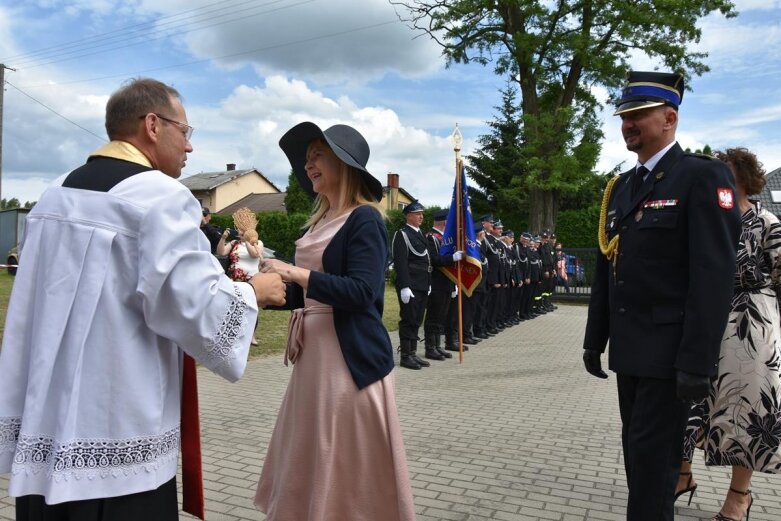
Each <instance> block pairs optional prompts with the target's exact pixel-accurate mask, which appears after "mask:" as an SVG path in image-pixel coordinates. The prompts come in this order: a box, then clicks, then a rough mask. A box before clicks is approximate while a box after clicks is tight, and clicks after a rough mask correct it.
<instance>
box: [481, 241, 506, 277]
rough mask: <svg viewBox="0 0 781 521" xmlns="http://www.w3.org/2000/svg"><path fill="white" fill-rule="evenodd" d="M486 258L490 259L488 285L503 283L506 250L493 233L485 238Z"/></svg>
mask: <svg viewBox="0 0 781 521" xmlns="http://www.w3.org/2000/svg"><path fill="white" fill-rule="evenodd" d="M483 240H484V241H485V258H486V259H487V260H488V286H489V287H492V286H493V285H494V284H501V283H502V277H503V274H502V258H501V256H502V255H503V254H504V250H503V249H502V245H501V244H499V240H498V239H497V238H496V237H494V236H493V235H486V236H485V239H483Z"/></svg>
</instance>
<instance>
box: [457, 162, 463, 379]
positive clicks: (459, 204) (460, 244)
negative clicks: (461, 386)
mask: <svg viewBox="0 0 781 521" xmlns="http://www.w3.org/2000/svg"><path fill="white" fill-rule="evenodd" d="M462 169H463V163H462V161H461V158H460V157H459V158H458V159H457V160H456V251H464V210H463V206H464V198H463V193H462V192H463V186H462V185H461V172H462V171H463V170H462ZM456 264H457V265H458V272H457V273H458V285H457V286H456V289H457V290H458V363H460V364H461V363H464V313H463V311H464V304H463V301H462V300H461V299H462V297H463V295H464V291H463V287H462V285H461V265H462V264H461V261H458V262H457V263H456Z"/></svg>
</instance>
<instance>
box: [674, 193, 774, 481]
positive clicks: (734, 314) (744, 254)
mask: <svg viewBox="0 0 781 521" xmlns="http://www.w3.org/2000/svg"><path fill="white" fill-rule="evenodd" d="M754 205H755V206H754V207H753V208H751V209H749V210H748V211H747V212H746V213H744V214H743V217H742V225H743V226H742V230H743V231H742V233H741V237H740V244H739V245H738V254H737V269H736V273H735V293H734V295H733V297H732V310H731V311H730V314H729V319H728V321H727V327H726V330H725V332H724V339H723V340H722V343H721V354H720V357H719V371H718V375H717V377H716V378H715V379H714V380H713V382H712V387H711V394H710V397H708V398H707V399H705V400H704V401H702V402H699V403H695V404H694V405H693V407H692V414H691V416H690V418H689V424H688V426H687V430H686V438H685V440H684V459H685V460H687V461H691V459H692V456H693V452H694V448H695V446H696V447H698V448H701V449H703V450H704V451H705V463H706V464H707V465H730V466H731V465H737V466H741V467H746V468H749V469H753V470H755V471H760V472H769V473H781V447H780V446H779V445H780V443H781V379H780V378H779V368H780V367H781V325H780V324H779V305H778V298H777V295H776V287H777V284H778V282H779V275H781V265H780V263H781V257H780V254H781V225H779V221H778V219H777V218H776V217H775V216H774V215H772V214H771V213H770V212H768V211H767V210H764V209H762V208H761V207H760V205H759V203H754Z"/></svg>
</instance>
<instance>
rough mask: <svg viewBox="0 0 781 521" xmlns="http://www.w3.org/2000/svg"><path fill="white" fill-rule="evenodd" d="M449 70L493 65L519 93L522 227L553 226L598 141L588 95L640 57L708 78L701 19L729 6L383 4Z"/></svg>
mask: <svg viewBox="0 0 781 521" xmlns="http://www.w3.org/2000/svg"><path fill="white" fill-rule="evenodd" d="M389 1H390V3H391V4H393V5H395V6H396V7H397V9H398V10H399V11H400V13H399V15H400V17H401V18H402V19H403V20H405V21H407V22H410V23H411V25H412V26H413V27H414V28H415V29H417V30H420V31H423V32H425V33H427V34H428V35H430V36H431V37H432V38H433V39H434V40H435V41H436V42H437V43H438V44H439V45H440V46H441V47H442V54H443V56H444V57H445V59H446V60H447V62H448V64H451V63H469V62H477V63H480V64H483V65H488V64H489V63H492V64H493V66H494V72H495V73H496V74H498V75H502V76H505V75H507V76H508V77H510V78H512V80H513V81H514V82H516V83H517V85H518V89H519V91H520V95H521V100H520V108H521V113H522V123H523V140H522V145H521V146H522V150H523V157H524V168H523V173H524V175H525V176H526V183H525V184H526V186H527V188H528V192H529V220H530V222H529V226H530V228H532V229H542V228H549V227H553V225H554V223H555V221H556V216H557V213H558V210H559V203H560V200H561V196H562V194H564V193H568V192H574V191H576V190H577V187H576V184H575V182H576V180H577V179H578V178H580V177H581V176H583V175H585V174H587V173H588V172H591V171H592V170H593V169H594V165H595V164H596V160H597V158H598V155H599V151H600V145H599V142H600V140H601V139H602V137H603V136H602V132H601V131H600V129H599V123H598V119H597V109H598V108H599V102H598V101H597V99H596V98H595V96H594V95H593V88H594V87H598V86H602V87H607V88H608V89H610V90H615V89H617V88H618V87H619V86H620V85H621V84H622V83H623V80H624V78H625V76H626V72H627V70H628V68H629V59H630V57H632V56H633V55H634V54H636V53H638V52H639V53H643V54H645V55H646V56H648V57H649V58H651V59H652V60H654V61H655V62H657V63H660V64H662V65H663V66H664V67H665V68H666V69H672V70H676V71H680V72H683V73H684V74H686V75H687V76H689V75H691V74H696V75H700V74H702V73H704V72H706V71H707V70H708V68H707V66H706V65H705V64H704V62H703V59H704V58H705V57H706V56H707V55H706V54H705V53H701V52H694V51H691V50H690V49H691V45H690V44H691V43H692V42H697V41H699V39H700V35H701V30H700V29H699V28H698V27H697V22H698V20H699V19H700V18H703V17H705V16H707V15H708V14H710V13H712V12H715V11H719V12H720V13H721V14H723V15H724V16H726V17H732V16H735V15H736V13H735V11H734V5H733V3H732V2H731V1H729V0H708V1H703V0H676V1H670V0H664V1H662V0H635V1H632V2H625V1H615V0H613V1H611V0H558V1H556V2H550V1H546V0H389Z"/></svg>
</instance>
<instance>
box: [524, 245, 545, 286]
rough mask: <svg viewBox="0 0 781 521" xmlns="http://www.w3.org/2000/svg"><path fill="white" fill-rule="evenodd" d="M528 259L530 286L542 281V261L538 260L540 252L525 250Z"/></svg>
mask: <svg viewBox="0 0 781 521" xmlns="http://www.w3.org/2000/svg"><path fill="white" fill-rule="evenodd" d="M527 255H528V257H529V279H530V282H531V283H532V284H534V283H536V282H539V281H540V280H541V279H542V261H541V260H540V252H539V251H537V250H536V249H534V248H529V249H528V250H527Z"/></svg>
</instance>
